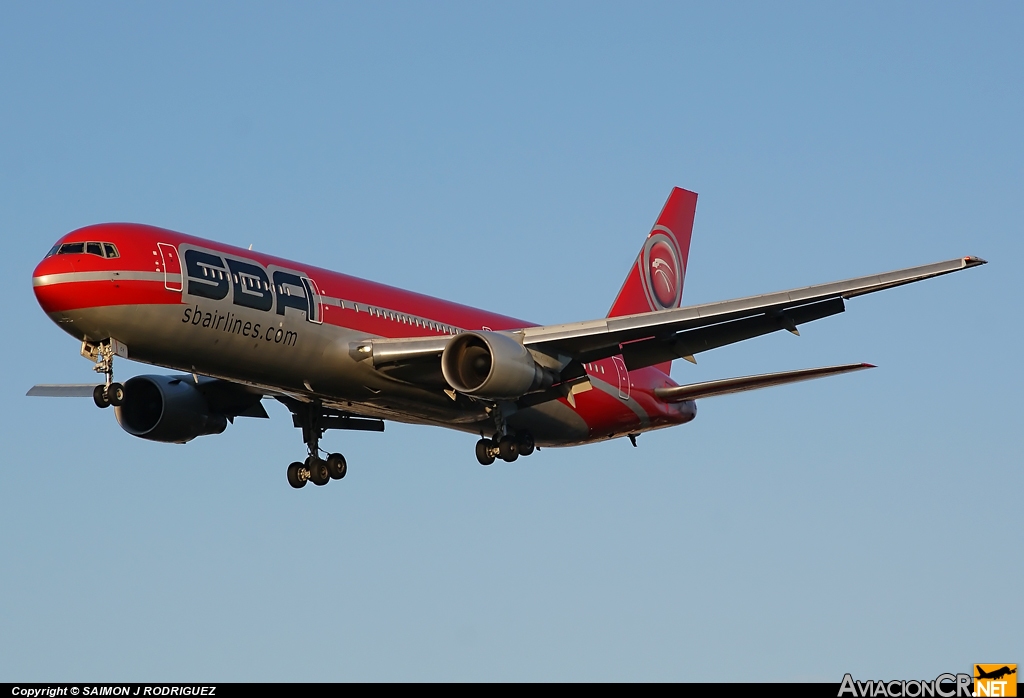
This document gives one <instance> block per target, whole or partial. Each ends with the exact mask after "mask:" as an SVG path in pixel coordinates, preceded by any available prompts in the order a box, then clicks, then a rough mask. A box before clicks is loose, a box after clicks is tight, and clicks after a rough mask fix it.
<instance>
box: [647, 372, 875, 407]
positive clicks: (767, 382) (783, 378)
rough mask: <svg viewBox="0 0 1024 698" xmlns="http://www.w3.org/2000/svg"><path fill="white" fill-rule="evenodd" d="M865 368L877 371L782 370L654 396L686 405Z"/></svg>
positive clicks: (661, 390) (657, 391)
mask: <svg viewBox="0 0 1024 698" xmlns="http://www.w3.org/2000/svg"><path fill="white" fill-rule="evenodd" d="M866 368H875V367H874V366H873V365H871V364H843V365H840V366H825V367H823V368H803V369H799V370H796V371H780V372H778V373H762V374H760V375H756V376H743V377H741V378H724V379H722V380H715V381H706V382H704V383H691V384H690V385H680V386H676V387H673V388H656V389H655V391H654V395H655V397H657V398H658V399H659V400H661V401H663V402H683V401H685V400H699V399H702V398H706V397H716V396H718V395H729V394H731V393H741V392H744V391H747V390H759V389H760V388H770V387H772V386H776V385H785V384H786V383H799V382H800V381H807V380H813V379H815V378H825V377H826V376H836V375H839V374H841V373H849V372H851V371H863V370H864V369H866Z"/></svg>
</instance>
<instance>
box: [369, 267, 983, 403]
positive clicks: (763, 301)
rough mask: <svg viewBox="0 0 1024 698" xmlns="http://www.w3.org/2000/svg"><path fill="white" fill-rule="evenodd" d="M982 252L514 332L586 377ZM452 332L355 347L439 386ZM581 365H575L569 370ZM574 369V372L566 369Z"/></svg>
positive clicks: (784, 322) (728, 336)
mask: <svg viewBox="0 0 1024 698" xmlns="http://www.w3.org/2000/svg"><path fill="white" fill-rule="evenodd" d="M985 263H986V262H985V260H983V259H979V258H978V257H958V258H957V259H951V260H948V261H945V262H937V263H935V264H925V265H922V266H917V267H910V268H907V269H900V270H897V271H890V272H886V273H883V274H872V275H871V276H861V277H857V278H855V279H848V280H846V281H834V282H832V283H827V284H818V285H815V286H805V287H803V288H796V289H792V290H789V291H778V292H776V293H765V294H762V295H759V296H749V297H747V298H737V299H735V300H728V301H719V302H716V303H706V304H704V305H692V306H688V307H684V308H676V309H672V310H661V311H655V312H649V313H638V314H635V315H623V316H620V317H607V318H601V319H600V320H588V321H585V322H575V323H569V324H564V325H546V326H536V327H526V328H523V329H521V330H515V331H513V332H511V333H508V332H505V333H504V334H511V335H512V336H514V337H516V338H517V339H518V340H519V341H521V342H522V343H523V345H524V346H525V347H526V348H527V349H528V350H530V352H531V353H532V354H533V356H534V358H535V359H536V360H537V362H538V363H540V364H541V365H544V366H546V367H547V368H550V369H552V370H555V371H561V372H562V378H563V380H568V379H571V378H574V377H577V376H576V374H577V373H578V374H579V375H582V368H580V367H579V366H578V364H581V363H585V362H590V361H598V360H600V359H604V358H608V357H610V356H615V355H618V354H621V355H622V357H623V360H624V361H625V364H626V368H627V369H629V370H635V369H638V368H643V367H645V366H651V365H654V364H659V363H662V362H665V361H671V360H672V359H678V358H683V359H688V360H690V361H693V360H694V359H693V356H694V354H697V353H700V352H702V351H708V350H709V349H715V348H717V347H721V346H725V345H727V344H733V343H735V342H741V341H743V340H745V339H751V338H753V337H757V336H760V335H763V334H768V333H770V332H776V331H778V330H789V331H790V332H792V333H794V334H799V332H798V331H797V326H798V325H801V324H803V323H805V322H811V321H812V320H818V319H820V318H823V317H828V316H829V315H835V314H836V313H841V312H843V311H844V310H845V309H846V305H845V301H846V299H849V298H854V297H856V296H862V295H865V294H867V293H874V292H876V291H882V290H885V289H888V288H893V287H896V286H902V285H903V284H910V283H914V282H915V281H923V280H924V279H930V278H932V277H935V276H942V275H943V274H950V273H952V272H955V271H960V270H962V269H967V268H969V267H975V266H979V265H981V264H985ZM449 341H451V337H449V336H444V337H413V338H401V339H390V338H383V337H376V338H372V339H367V340H366V341H364V342H361V343H360V344H359V345H358V346H356V347H354V352H355V356H357V357H359V358H364V357H365V358H368V359H371V361H372V363H373V366H374V367H375V368H376V369H377V370H379V371H381V372H383V373H387V374H389V375H391V376H393V377H394V378H396V379H398V380H404V381H408V382H411V383H418V384H422V385H433V386H436V387H438V388H443V387H446V386H447V384H446V383H445V381H444V378H443V377H442V376H441V364H440V357H441V353H442V352H443V351H444V349H445V347H446V346H447V345H448V342H449ZM574 362H575V363H576V364H577V369H578V370H576V371H574V370H573V369H571V368H569V366H570V364H572V363H574ZM567 368H568V369H569V371H568V373H566V372H565V370H566V369H567Z"/></svg>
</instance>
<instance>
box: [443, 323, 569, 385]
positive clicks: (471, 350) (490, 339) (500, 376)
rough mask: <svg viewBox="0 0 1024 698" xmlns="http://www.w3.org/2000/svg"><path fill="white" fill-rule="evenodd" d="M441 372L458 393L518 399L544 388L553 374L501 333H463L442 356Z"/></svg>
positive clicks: (520, 345)
mask: <svg viewBox="0 0 1024 698" xmlns="http://www.w3.org/2000/svg"><path fill="white" fill-rule="evenodd" d="M441 372H442V373H443V374H444V379H445V380H446V381H448V385H450V386H451V387H453V388H454V389H455V390H457V391H459V392H460V393H465V394H467V395H476V396H479V397H485V398H495V399H497V398H517V397H520V396H522V395H525V394H526V393H528V392H531V391H534V390H542V389H544V388H547V387H548V386H550V385H551V384H552V383H553V382H554V378H555V376H554V374H553V373H552V372H551V371H549V370H547V369H545V368H543V367H541V366H539V365H537V362H536V361H534V359H533V356H532V355H531V354H530V352H529V351H527V349H526V347H524V346H523V345H522V344H520V343H519V342H517V341H516V340H515V339H513V338H512V337H509V336H508V335H506V334H502V333H500V332H487V331H481V332H464V333H462V334H459V335H457V336H456V337H455V338H454V339H452V340H451V341H450V342H448V346H446V347H445V348H444V352H443V353H442V354H441Z"/></svg>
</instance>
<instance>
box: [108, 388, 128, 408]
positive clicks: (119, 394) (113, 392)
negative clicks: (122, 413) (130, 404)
mask: <svg viewBox="0 0 1024 698" xmlns="http://www.w3.org/2000/svg"><path fill="white" fill-rule="evenodd" d="M107 402H109V403H110V404H111V405H113V406H114V407H120V406H121V404H122V403H124V386H123V385H121V384H120V383H111V384H110V386H109V387H108V388H107Z"/></svg>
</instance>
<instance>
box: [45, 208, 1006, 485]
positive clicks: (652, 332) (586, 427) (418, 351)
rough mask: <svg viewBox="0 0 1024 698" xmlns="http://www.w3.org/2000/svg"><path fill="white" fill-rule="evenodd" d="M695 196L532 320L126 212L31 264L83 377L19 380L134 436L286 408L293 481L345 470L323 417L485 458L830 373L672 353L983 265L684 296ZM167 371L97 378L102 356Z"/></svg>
mask: <svg viewBox="0 0 1024 698" xmlns="http://www.w3.org/2000/svg"><path fill="white" fill-rule="evenodd" d="M696 206H697V194H696V193H694V192H691V191H687V190H685V189H680V188H674V189H673V190H672V191H671V193H670V195H669V197H668V200H667V201H666V203H665V206H664V208H663V209H662V211H661V213H660V214H659V216H658V218H657V220H656V221H655V224H654V226H653V227H652V228H651V231H650V233H649V234H648V235H647V238H646V239H645V241H644V244H643V247H642V248H641V250H640V253H639V254H638V255H637V257H636V260H635V261H634V262H633V264H632V266H631V267H630V268H629V273H628V275H627V276H626V280H625V282H624V283H623V285H622V287H621V289H620V290H619V293H618V295H617V296H616V298H615V300H614V302H613V303H612V306H611V310H610V311H609V312H608V315H607V316H606V317H604V318H600V319H595V320H587V321H583V322H572V323H567V324H560V325H547V326H541V325H537V324H535V323H531V322H527V321H524V320H519V319H516V318H512V317H506V316H503V315H498V314H495V313H491V312H487V311H484V310H478V309H476V308H471V307H468V306H465V305H460V304H457V303H452V302H448V301H444V300H440V299H436V298H431V297H428V296H425V295H420V294H417V293H413V292H410V291H405V290H402V289H398V288H394V287H391V286H385V285H383V284H380V283H375V282H373V281H367V280H364V279H359V278H356V277H354V276H348V275H345V274H340V273H336V272H333V271H328V270H326V269H320V268H317V267H314V266H309V265H305V264H300V263H297V262H292V261H289V260H285V259H281V258H278V257H274V256H271V255H267V254H263V253H261V252H254V251H252V250H251V249H248V250H247V249H243V248H239V247H233V246H230V245H224V244H221V243H217V242H213V241H210V240H204V239H200V238H196V237H190V236H188V235H184V234H181V233H177V232H173V231H171V230H165V229H162V228H157V227H152V226H148V225H140V224H133V223H104V224H99V225H91V226H87V227H84V228H80V229H78V230H75V231H73V232H70V233H68V234H67V235H65V236H64V237H62V238H60V240H58V241H57V243H56V244H54V245H53V247H52V249H50V251H49V253H48V254H47V255H46V257H45V258H44V259H43V260H42V261H41V262H40V263H39V265H38V266H37V267H36V268H35V271H34V272H33V276H32V286H33V291H34V292H35V296H36V299H37V300H38V302H39V305H40V306H41V307H42V309H43V310H44V311H45V312H46V314H47V315H48V316H49V317H50V319H52V320H53V321H54V322H55V323H56V324H57V326H58V327H60V328H61V329H63V330H64V331H65V332H67V333H68V334H70V335H71V336H73V337H74V338H75V339H76V340H78V341H80V342H81V354H82V356H84V357H86V358H88V359H89V360H91V361H93V362H94V363H95V366H94V370H95V371H97V372H98V373H101V374H103V376H104V381H103V383H100V384H95V383H90V384H84V385H81V384H78V385H37V386H34V387H33V388H32V389H31V390H29V392H28V394H29V395H38V396H60V397H68V396H70V397H90V396H91V397H92V398H93V401H94V402H95V404H96V405H97V406H98V407H101V408H105V407H108V406H113V407H114V414H115V417H116V419H117V422H118V423H119V424H120V426H121V427H122V428H123V429H124V430H125V431H126V432H128V433H129V434H131V435H133V436H137V437H140V438H143V439H149V440H151V441H159V442H167V443H185V442H187V441H190V440H192V439H194V438H196V437H198V436H203V435H210V434H219V433H221V432H223V431H224V430H225V428H226V427H227V425H228V423H229V422H230V423H233V421H234V419H235V418H236V417H256V418H266V417H267V416H268V415H267V412H266V410H265V409H264V407H263V404H262V400H263V399H264V398H274V399H276V400H278V401H279V402H281V403H282V404H284V405H285V406H286V407H287V408H288V409H289V410H290V412H291V413H292V422H293V424H294V426H295V427H298V428H300V429H301V430H302V440H303V442H304V443H305V445H306V451H307V457H306V458H305V460H303V461H296V462H293V463H291V464H290V465H289V466H287V468H286V474H287V480H288V482H289V484H291V486H292V487H295V488H301V487H303V486H305V484H306V482H307V481H312V482H313V483H314V484H315V485H325V484H327V483H328V482H329V481H331V480H340V479H341V478H343V477H344V476H345V474H346V473H347V470H348V465H347V462H346V460H345V458H344V456H343V455H342V454H339V453H330V454H328V453H326V452H325V451H322V449H321V448H320V439H321V438H322V437H323V435H324V432H325V431H327V430H329V429H351V430H365V431H383V430H384V422H385V420H393V421H398V422H405V423H412V424H426V425H433V426H439V427H446V428H450V429H456V430H459V431H463V432H468V433H471V434H474V435H477V436H478V437H479V440H478V441H477V442H476V458H477V460H478V462H479V463H480V464H481V465H491V464H492V463H494V461H495V460H496V459H498V458H500V459H501V460H503V461H506V462H512V461H515V460H516V459H517V458H518V457H520V456H529V455H531V454H532V453H533V452H534V451H535V450H536V449H538V448H541V447H543V448H546V447H557V446H573V445H579V444H587V443H594V442H599V441H605V440H607V439H614V438H620V437H627V438H628V439H629V440H630V441H631V442H632V444H633V446H636V438H637V436H638V435H640V434H642V433H644V432H647V431H651V430H653V429H661V428H665V427H670V426H674V425H677V424H685V423H687V422H689V421H691V420H693V419H694V417H696V414H697V407H696V401H697V400H700V399H703V398H707V397H712V396H717V395H724V394H729V393H735V392H740V391H746V390H754V389H759V388H765V387H769V386H774V385H782V384H786V383H793V382H797V381H803V380H810V379H815V378H821V377H824V376H832V375H838V374H842V373H848V372H853V371H859V370H863V369H867V368H873V366H871V365H870V364H866V363H859V364H843V365H837V366H827V367H822V368H812V369H802V370H795V371H783V372H778V373H769V374H762V375H755V376H744V377H739V378H728V379H723V380H712V381H706V382H701V383H694V384H689V385H679V384H677V383H676V382H675V381H673V379H672V378H671V376H670V370H671V365H672V361H673V360H675V359H686V360H688V361H691V362H694V363H696V360H695V358H694V357H695V356H696V355H697V354H699V353H700V352H704V351H708V350H711V349H715V348H717V347H722V346H725V345H727V344H732V343H734V342H740V341H743V340H747V339H751V338H753V337H757V336H761V335H765V334H768V333H771V332H776V331H780V330H788V331H789V332H792V333H793V334H796V335H799V330H798V329H797V328H798V326H799V325H802V324H804V323H807V322H811V321H813V320H818V319H821V318H824V317H828V316H830V315H835V314H837V313H841V312H843V311H844V310H845V307H846V306H845V303H846V301H847V300H848V299H850V298H854V297H856V296H860V295H864V294H867V293H874V292H876V291H881V290H884V289H889V288H893V287H895V286H900V285H903V284H908V283H913V282H916V281H921V280H923V279H929V278H932V277H935V276H940V275H943V274H948V273H951V272H955V271H960V270H962V269H967V268H969V267H974V266H978V265H981V264H985V263H986V262H985V260H982V259H979V258H977V257H959V258H956V259H952V260H949V261H945V262H938V263H935V264H926V265H923V266H917V267H911V268H907V269H901V270H898V271H892V272H887V273H883V274H873V275H870V276H863V277H859V278H854V279H849V280H846V281H837V282H832V283H826V284H820V285H815V286H806V287H803V288H797V289H793V290H789V291H781V292H777V293H768V294H763V295H758V296H751V297H747V298H738V299H735V300H727V301H721V302H715V303H706V304H702V305H694V306H689V307H683V306H681V301H682V293H683V281H684V280H685V277H686V269H687V264H688V257H689V249H690V237H691V234H692V230H693V220H694V215H695V213H696ZM118 357H120V358H124V359H130V360H133V361H138V362H143V363H147V364H152V365H155V366H160V367H163V368H166V369H171V370H173V371H177V372H178V373H175V374H170V375H140V376H136V377H134V378H131V379H129V380H127V381H125V382H124V384H121V383H118V382H116V381H114V379H113V377H114V359H115V358H118Z"/></svg>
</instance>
